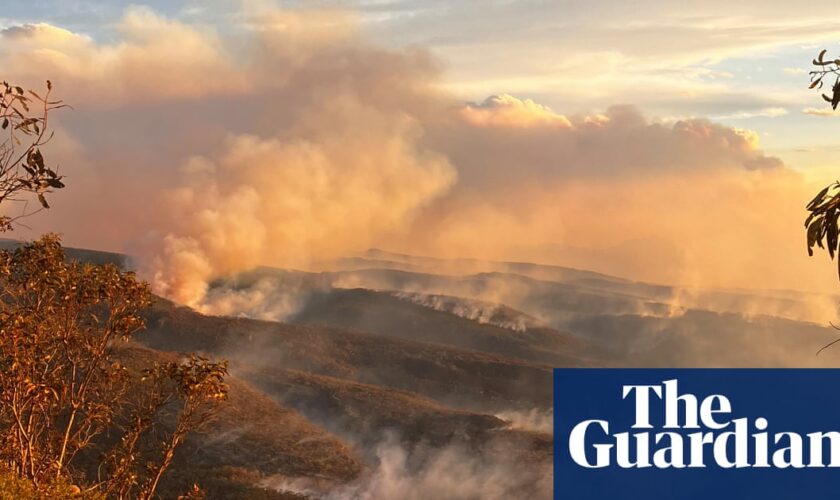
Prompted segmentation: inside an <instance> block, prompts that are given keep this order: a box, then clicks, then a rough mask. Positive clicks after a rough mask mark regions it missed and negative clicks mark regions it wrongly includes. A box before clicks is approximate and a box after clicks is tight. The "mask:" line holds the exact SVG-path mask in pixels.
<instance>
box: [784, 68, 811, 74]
mask: <svg viewBox="0 0 840 500" xmlns="http://www.w3.org/2000/svg"><path fill="white" fill-rule="evenodd" d="M782 72H784V74H786V75H807V74H808V71H807V70H805V69H802V68H783V69H782Z"/></svg>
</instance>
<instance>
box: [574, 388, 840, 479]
mask: <svg viewBox="0 0 840 500" xmlns="http://www.w3.org/2000/svg"><path fill="white" fill-rule="evenodd" d="M780 396H782V395H780ZM622 399H624V400H626V401H628V403H630V404H631V407H632V409H633V411H634V415H635V416H634V422H633V425H632V426H631V429H630V430H622V431H620V432H615V430H614V429H613V430H612V431H611V429H610V421H609V420H606V419H589V420H584V421H582V422H580V423H578V424H577V425H575V426H574V428H573V429H572V431H571V433H570V435H569V441H568V445H569V454H570V456H571V457H572V459H573V460H574V462H575V463H576V464H578V465H580V466H581V467H586V468H601V467H610V466H611V465H613V464H615V465H617V466H618V467H621V468H624V469H630V468H645V467H656V468H659V469H667V468H671V467H674V468H678V469H681V468H685V467H699V468H702V467H707V466H708V465H709V464H708V463H707V460H706V457H707V456H709V455H711V456H712V457H713V461H714V465H716V466H718V467H723V468H727V469H728V468H733V467H735V468H743V467H778V468H780V469H784V468H788V467H796V468H802V467H840V432H836V431H830V432H809V433H807V434H805V435H804V436H803V435H802V434H799V433H796V432H786V431H780V432H771V427H770V422H769V421H768V419H766V418H764V417H761V416H757V417H753V418H750V417H735V416H734V415H735V413H734V409H733V407H732V403H731V402H730V400H729V398H727V397H726V396H725V395H723V394H712V395H709V396H705V397H698V396H697V395H694V394H688V393H686V394H683V393H680V390H679V380H677V379H673V380H666V381H663V382H662V383H661V384H658V385H625V386H623V387H622ZM652 412H661V413H662V417H663V420H664V424H663V425H662V426H661V428H659V429H656V428H655V427H654V425H652V424H651V413H652ZM838 427H840V422H838ZM680 431H683V432H680ZM826 445H827V447H828V449H829V450H830V452H829V453H828V456H825V455H824V453H823V450H824V448H825V447H826ZM590 450H591V452H590ZM707 450H708V451H710V453H707Z"/></svg>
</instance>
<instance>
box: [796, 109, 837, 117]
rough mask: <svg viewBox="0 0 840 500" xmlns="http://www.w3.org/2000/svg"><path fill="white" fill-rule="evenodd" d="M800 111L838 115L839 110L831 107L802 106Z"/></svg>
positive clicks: (818, 114)
mask: <svg viewBox="0 0 840 500" xmlns="http://www.w3.org/2000/svg"><path fill="white" fill-rule="evenodd" d="M802 113H804V114H806V115H811V116H840V111H837V110H834V109H831V108H804V109H803V110H802Z"/></svg>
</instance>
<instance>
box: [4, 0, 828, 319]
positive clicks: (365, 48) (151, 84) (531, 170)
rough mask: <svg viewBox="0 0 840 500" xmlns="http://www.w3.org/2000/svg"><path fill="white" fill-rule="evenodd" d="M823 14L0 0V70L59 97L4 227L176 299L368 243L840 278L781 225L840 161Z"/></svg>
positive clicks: (748, 6)
mask: <svg viewBox="0 0 840 500" xmlns="http://www.w3.org/2000/svg"><path fill="white" fill-rule="evenodd" d="M833 7H835V6H834V5H833V3H830V2H823V3H820V2H812V3H810V4H809V5H808V8H807V9H804V8H802V7H801V6H799V5H795V4H792V3H791V2H757V1H742V2H737V3H735V2H722V1H720V2H718V1H708V2H702V3H701V2H673V1H672V2H653V1H635V2H617V1H591V2H559V1H557V2H550V1H536V0H504V1H502V0H499V1H472V0H466V1H461V2H443V1H437V0H428V1H418V0H354V1H318V2H269V1H222V0H215V1H210V2H170V1H167V2H146V3H143V4H138V3H136V2H134V3H129V2H73V1H69V2H68V1H62V2H59V1H42V2H16V1H10V2H6V3H5V4H4V9H3V14H2V17H0V28H1V29H2V31H0V38H2V40H0V67H2V68H4V71H5V72H6V74H5V75H4V78H6V79H9V80H14V81H15V82H21V83H23V84H25V85H27V86H30V87H34V88H38V87H39V85H40V86H43V83H41V82H43V80H44V79H46V78H50V79H51V80H52V81H53V82H54V83H55V86H56V92H59V93H60V95H61V96H62V97H63V98H65V100H67V101H70V103H71V104H72V105H73V107H74V109H73V110H72V111H69V112H66V113H64V112H63V113H62V114H60V115H59V116H57V118H56V120H55V121H54V122H52V123H54V125H55V126H56V131H57V139H56V141H55V142H54V144H51V145H50V148H51V149H50V151H48V153H49V154H50V155H52V156H50V157H49V158H58V159H60V161H61V163H62V165H66V167H63V168H65V170H64V172H66V174H67V176H68V178H67V180H68V189H67V190H66V191H65V192H60V193H56V194H55V198H54V201H55V203H53V206H54V207H55V208H54V209H53V210H51V211H50V212H49V213H47V214H38V215H37V216H36V217H33V218H31V219H28V220H27V225H28V226H29V228H28V229H27V228H22V229H21V230H20V232H19V233H18V234H19V235H21V236H23V237H32V236H34V235H37V234H38V233H40V232H44V231H57V232H60V233H61V234H63V235H64V238H65V242H67V243H70V244H76V245H83V246H88V247H94V248H103V249H111V250H118V251H125V252H129V253H131V254H133V255H137V256H138V257H139V259H140V262H141V267H142V270H143V271H142V272H143V273H144V276H145V277H147V278H148V279H150V280H152V282H153V284H154V286H155V288H156V290H157V291H158V292H159V293H163V294H165V295H167V296H170V297H174V298H176V299H177V300H180V301H182V302H184V303H187V304H191V305H195V304H198V303H200V302H201V300H202V299H203V296H204V293H205V292H206V286H207V283H208V282H209V281H211V280H212V279H215V278H218V277H220V276H224V275H226V274H229V273H233V272H237V271H242V270H245V269H247V268H249V267H253V266H255V265H259V264H268V265H276V266H281V267H296V268H315V267H317V265H318V263H322V262H324V261H327V260H329V259H332V258H336V257H340V256H342V255H347V254H350V253H353V252H358V251H362V250H364V249H365V248H368V247H380V248H385V249H389V250H395V251H402V252H406V253H415V254H427V255H436V256H441V257H477V258H487V259H505V260H530V261H540V262H546V263H554V264H561V265H569V266H573V267H584V268H589V269H593V270H598V271H603V272H609V273H613V274H618V275H622V276H628V277H631V278H635V279H641V280H647V281H653V282H660V283H672V284H684V285H690V286H698V287H725V288H772V289H805V290H818V291H836V289H837V286H838V284H837V278H836V274H835V270H833V268H832V264H831V263H830V262H828V259H827V258H813V259H809V258H808V257H807V254H806V253H805V244H804V236H803V235H802V227H801V225H802V220H803V219H804V217H803V215H804V210H803V207H804V205H805V203H806V202H807V201H808V200H809V199H810V196H811V195H812V194H813V192H815V190H817V189H818V188H819V187H821V186H822V185H824V184H826V183H827V182H829V181H831V180H833V179H834V178H835V177H836V174H835V171H834V166H835V160H834V157H835V152H836V150H837V143H836V136H837V134H836V132H837V131H838V123H840V122H838V121H837V120H838V118H837V117H836V116H832V114H831V113H827V112H826V107H825V103H824V102H823V101H822V100H821V99H820V97H819V94H818V93H816V92H815V91H809V90H808V88H807V85H808V74H807V71H808V66H809V62H810V60H811V59H812V58H813V57H814V56H815V55H816V54H817V53H818V52H819V50H820V49H821V48H822V47H825V48H828V49H829V50H830V51H832V50H833V51H834V52H835V53H837V54H838V55H840V47H838V46H837V45H838V43H840V25H837V24H836V23H833V22H831V19H829V18H828V17H827V16H826V15H825V14H824V13H825V12H831V11H832V9H833ZM835 49H836V50H835Z"/></svg>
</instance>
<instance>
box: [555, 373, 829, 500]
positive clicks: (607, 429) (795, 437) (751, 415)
mask: <svg viewBox="0 0 840 500" xmlns="http://www.w3.org/2000/svg"><path fill="white" fill-rule="evenodd" d="M554 498H555V499H556V500H614V499H621V500H634V499H638V500H660V499H662V500H666V499H667V500H674V499H680V500H694V499H697V500H701V499H702V500H718V499H739V500H776V499H778V500H782V499H784V500H790V499H807V500H815V499H822V498H831V499H834V498H840V370H834V369H832V370H817V369H801V370H800V369H557V370H555V371H554Z"/></svg>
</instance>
